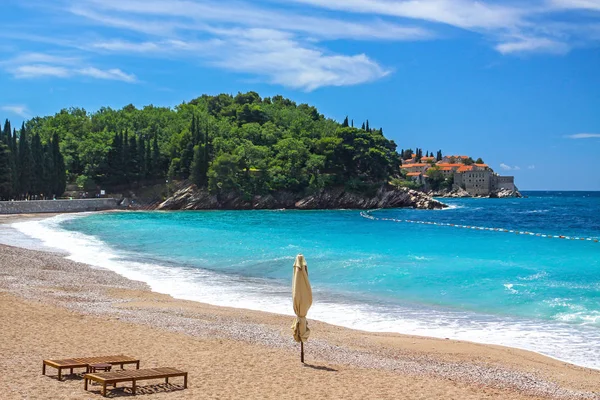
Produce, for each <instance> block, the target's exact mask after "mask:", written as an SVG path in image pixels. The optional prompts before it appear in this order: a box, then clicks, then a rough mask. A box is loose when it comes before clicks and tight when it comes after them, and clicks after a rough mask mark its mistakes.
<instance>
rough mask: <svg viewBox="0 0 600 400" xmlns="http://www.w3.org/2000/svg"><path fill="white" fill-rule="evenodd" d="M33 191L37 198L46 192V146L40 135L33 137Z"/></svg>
mask: <svg viewBox="0 0 600 400" xmlns="http://www.w3.org/2000/svg"><path fill="white" fill-rule="evenodd" d="M31 161H32V165H31V167H32V168H31V192H32V194H34V195H35V196H36V198H37V196H39V195H43V193H44V147H43V146H42V141H41V140H40V135H38V134H37V133H35V134H34V135H33V136H32V137H31Z"/></svg>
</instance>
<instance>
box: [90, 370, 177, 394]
mask: <svg viewBox="0 0 600 400" xmlns="http://www.w3.org/2000/svg"><path fill="white" fill-rule="evenodd" d="M179 376H181V377H183V388H184V389H186V388H187V376H188V373H187V372H183V371H180V370H178V369H175V368H149V369H138V370H128V371H116V372H95V373H90V374H85V376H84V377H83V380H84V384H83V389H84V390H88V381H94V382H98V383H99V384H101V385H102V396H105V397H106V385H113V387H117V383H120V382H131V385H132V386H131V391H132V392H133V394H134V395H135V389H136V383H137V381H143V380H148V379H165V382H166V383H169V378H174V377H179Z"/></svg>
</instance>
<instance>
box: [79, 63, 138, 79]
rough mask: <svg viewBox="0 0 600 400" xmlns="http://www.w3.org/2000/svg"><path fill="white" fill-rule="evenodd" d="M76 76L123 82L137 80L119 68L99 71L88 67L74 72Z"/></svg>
mask: <svg viewBox="0 0 600 400" xmlns="http://www.w3.org/2000/svg"><path fill="white" fill-rule="evenodd" d="M73 72H74V73H76V74H79V75H84V76H90V77H92V78H97V79H108V80H115V81H123V82H135V81H136V80H137V78H136V77H135V75H133V74H126V73H125V72H123V71H121V70H120V69H118V68H112V69H106V70H102V69H98V68H95V67H86V68H81V69H78V70H75V71H73Z"/></svg>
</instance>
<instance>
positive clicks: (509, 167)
mask: <svg viewBox="0 0 600 400" xmlns="http://www.w3.org/2000/svg"><path fill="white" fill-rule="evenodd" d="M500 168H502V169H503V170H504V171H519V170H520V169H521V167H519V166H518V165H515V166H510V165H507V164H504V163H500Z"/></svg>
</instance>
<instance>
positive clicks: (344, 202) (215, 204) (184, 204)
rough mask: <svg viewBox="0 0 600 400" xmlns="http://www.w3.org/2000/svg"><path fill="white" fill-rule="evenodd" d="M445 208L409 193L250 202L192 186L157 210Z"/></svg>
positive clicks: (279, 196)
mask: <svg viewBox="0 0 600 400" xmlns="http://www.w3.org/2000/svg"><path fill="white" fill-rule="evenodd" d="M445 207H447V206H446V205H445V204H443V203H442V202H440V201H437V200H435V199H433V198H432V197H431V196H429V195H427V194H425V193H422V192H418V191H416V190H411V189H406V188H402V189H396V188H392V187H381V188H379V190H377V192H376V193H375V195H374V196H368V195H366V194H361V193H355V192H349V191H347V190H345V189H344V188H333V189H323V190H319V191H316V192H314V193H312V194H308V195H301V194H295V193H290V192H276V193H273V194H267V195H262V196H254V197H253V198H251V199H247V198H244V197H242V196H240V195H239V194H237V193H228V194H225V195H213V194H210V193H209V192H208V191H206V190H199V189H198V188H196V186H194V185H190V186H187V187H185V188H183V189H181V190H178V191H177V192H175V193H174V194H173V195H172V196H170V197H169V198H167V199H166V200H165V201H163V202H162V203H160V204H159V205H158V206H157V207H156V209H157V210H215V209H217V210H251V209H255V210H261V209H281V208H285V209H300V210H316V209H341V208H348V209H362V210H366V209H376V208H418V209H425V210H434V209H442V208H445Z"/></svg>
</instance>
